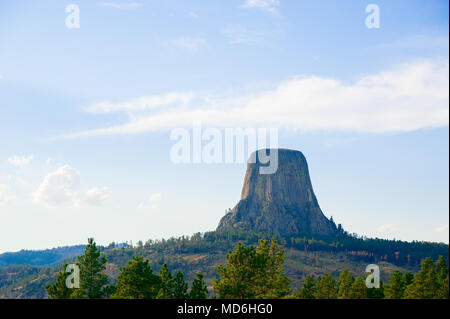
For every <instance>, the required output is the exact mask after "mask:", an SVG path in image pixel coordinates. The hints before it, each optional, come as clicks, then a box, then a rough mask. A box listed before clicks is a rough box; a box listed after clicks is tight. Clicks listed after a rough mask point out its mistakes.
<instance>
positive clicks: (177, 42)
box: [166, 37, 206, 52]
mask: <svg viewBox="0 0 450 319" xmlns="http://www.w3.org/2000/svg"><path fill="white" fill-rule="evenodd" d="M166 44H168V45H169V46H173V47H176V48H179V49H183V50H186V51H190V52H197V51H199V50H200V49H202V48H204V47H205V46H206V40H205V39H203V38H197V37H179V38H174V39H169V40H167V41H166Z"/></svg>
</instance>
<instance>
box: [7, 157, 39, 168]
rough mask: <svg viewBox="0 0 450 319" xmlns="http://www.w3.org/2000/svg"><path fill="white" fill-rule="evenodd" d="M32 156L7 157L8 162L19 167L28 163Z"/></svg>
mask: <svg viewBox="0 0 450 319" xmlns="http://www.w3.org/2000/svg"><path fill="white" fill-rule="evenodd" d="M33 158H34V156H33V155H28V156H26V155H22V156H19V155H16V156H12V157H10V158H8V162H9V163H10V164H12V165H14V166H17V167H21V166H25V165H28V164H29V163H30V162H31V161H32V160H33Z"/></svg>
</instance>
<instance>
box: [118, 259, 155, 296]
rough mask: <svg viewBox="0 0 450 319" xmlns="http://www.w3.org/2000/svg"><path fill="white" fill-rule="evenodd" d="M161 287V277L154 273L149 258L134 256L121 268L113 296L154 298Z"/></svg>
mask: <svg viewBox="0 0 450 319" xmlns="http://www.w3.org/2000/svg"><path fill="white" fill-rule="evenodd" d="M159 289H160V278H159V276H157V275H155V274H154V273H153V270H152V268H151V267H150V265H149V263H148V260H145V261H144V259H143V257H142V256H140V257H133V259H132V260H130V261H129V262H128V265H127V266H125V267H124V268H122V269H121V272H120V274H119V277H118V279H117V284H116V289H115V292H114V294H113V298H121V299H154V298H156V296H157V294H158V292H159Z"/></svg>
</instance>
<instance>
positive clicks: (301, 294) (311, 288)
mask: <svg viewBox="0 0 450 319" xmlns="http://www.w3.org/2000/svg"><path fill="white" fill-rule="evenodd" d="M315 293H316V281H315V280H314V278H313V277H311V276H307V277H306V279H305V282H304V283H303V286H302V288H301V289H299V291H298V292H297V295H296V297H297V298H298V299H314V295H315Z"/></svg>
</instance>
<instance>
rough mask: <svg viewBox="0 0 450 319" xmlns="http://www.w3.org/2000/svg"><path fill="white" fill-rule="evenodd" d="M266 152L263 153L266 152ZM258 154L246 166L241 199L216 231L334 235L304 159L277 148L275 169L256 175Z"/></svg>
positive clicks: (334, 230) (291, 152)
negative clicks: (315, 192)
mask: <svg viewBox="0 0 450 319" xmlns="http://www.w3.org/2000/svg"><path fill="white" fill-rule="evenodd" d="M268 151H269V150H266V152H268ZM257 154H258V152H255V153H253V154H252V156H251V157H250V158H252V157H253V159H254V160H253V161H249V162H248V164H247V172H246V174H245V180H244V186H243V188H242V194H241V199H240V201H239V202H238V203H237V205H236V206H235V207H234V208H233V209H232V210H231V212H229V213H227V214H226V215H225V216H224V217H223V218H222V219H221V221H220V223H219V227H218V230H225V229H230V228H231V229H242V230H252V231H257V232H264V233H268V234H280V235H299V234H300V235H302V234H304V235H323V236H332V235H335V234H336V232H337V229H336V225H335V224H334V222H332V221H331V220H329V219H328V218H326V217H325V215H324V214H323V213H322V210H321V209H320V206H319V203H318V202H317V198H316V196H315V195H314V191H313V188H312V185H311V180H310V177H309V171H308V164H307V162H306V159H305V156H304V155H303V154H302V153H301V152H299V151H295V150H289V149H278V169H277V171H276V172H275V173H273V174H268V175H264V174H261V173H260V167H262V166H267V165H266V164H262V162H264V161H260V160H259V158H258V155H257Z"/></svg>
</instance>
